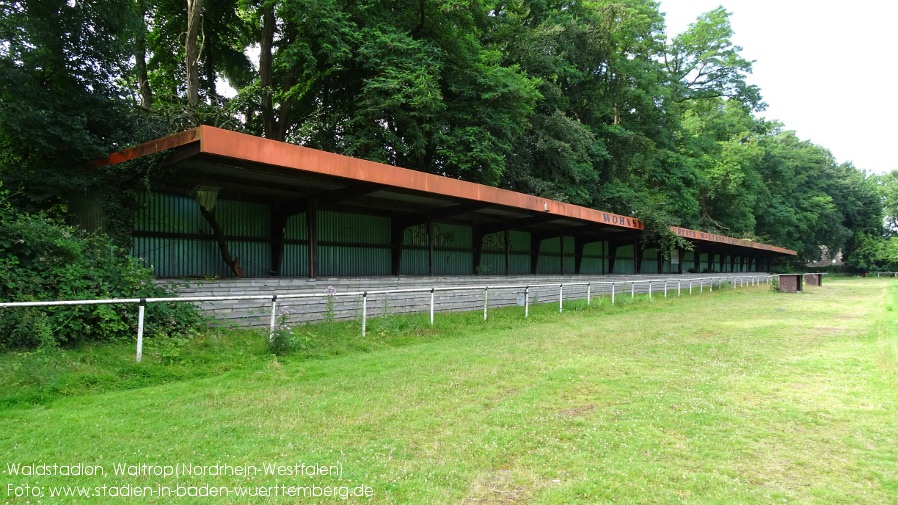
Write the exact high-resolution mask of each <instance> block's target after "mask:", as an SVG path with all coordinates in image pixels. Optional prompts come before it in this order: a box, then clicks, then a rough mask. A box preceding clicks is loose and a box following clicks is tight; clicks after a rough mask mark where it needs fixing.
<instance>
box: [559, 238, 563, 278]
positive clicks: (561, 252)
mask: <svg viewBox="0 0 898 505" xmlns="http://www.w3.org/2000/svg"><path fill="white" fill-rule="evenodd" d="M558 254H559V256H560V257H561V258H560V259H561V270H560V272H561V275H564V235H559V236H558Z"/></svg>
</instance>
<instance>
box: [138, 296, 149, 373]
mask: <svg viewBox="0 0 898 505" xmlns="http://www.w3.org/2000/svg"><path fill="white" fill-rule="evenodd" d="M146 306H147V299H146V298H141V299H140V305H138V306H137V362H138V363H140V360H141V359H143V316H144V314H145V310H144V309H146Z"/></svg>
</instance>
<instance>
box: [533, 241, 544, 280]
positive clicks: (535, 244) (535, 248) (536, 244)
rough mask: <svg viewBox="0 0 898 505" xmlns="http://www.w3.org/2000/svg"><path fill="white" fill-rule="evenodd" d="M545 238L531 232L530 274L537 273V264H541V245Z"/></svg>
mask: <svg viewBox="0 0 898 505" xmlns="http://www.w3.org/2000/svg"><path fill="white" fill-rule="evenodd" d="M542 242H543V238H542V237H541V236H539V235H537V234H536V232H532V231H531V232H530V274H531V275H536V266H537V265H538V264H539V246H540V244H542Z"/></svg>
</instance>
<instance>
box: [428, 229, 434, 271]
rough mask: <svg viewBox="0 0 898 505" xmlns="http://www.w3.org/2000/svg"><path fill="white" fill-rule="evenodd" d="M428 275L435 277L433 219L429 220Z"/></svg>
mask: <svg viewBox="0 0 898 505" xmlns="http://www.w3.org/2000/svg"><path fill="white" fill-rule="evenodd" d="M427 275H429V276H431V277H433V221H431V220H430V219H428V220H427Z"/></svg>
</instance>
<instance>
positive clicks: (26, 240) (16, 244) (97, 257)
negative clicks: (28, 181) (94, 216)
mask: <svg viewBox="0 0 898 505" xmlns="http://www.w3.org/2000/svg"><path fill="white" fill-rule="evenodd" d="M164 296H172V294H171V292H169V291H168V290H166V289H164V288H162V287H160V286H157V285H156V284H154V283H153V282H152V274H151V272H150V271H149V270H147V269H146V268H144V267H141V266H140V265H138V263H137V262H136V261H135V260H134V259H133V258H131V257H129V256H128V255H127V254H126V253H125V252H124V251H121V250H119V249H117V248H116V247H114V246H113V245H112V243H111V242H110V241H109V239H108V238H106V237H105V236H102V235H89V234H87V233H86V232H84V231H83V230H80V229H77V228H74V227H71V226H67V225H64V224H61V223H58V222H56V221H54V220H52V219H49V218H47V217H45V216H42V215H32V214H25V213H21V212H18V211H16V210H14V209H12V208H11V207H10V206H9V205H7V204H6V202H5V199H4V197H3V195H2V194H0V300H2V301H4V302H10V301H21V302H24V301H47V300H89V299H105V298H150V297H164ZM137 310H138V308H137V305H136V304H114V305H79V306H65V307H33V308H3V309H0V348H19V349H28V348H37V347H47V346H56V345H64V346H69V345H74V344H77V343H80V342H85V341H98V340H117V339H133V338H134V337H135V335H136V333H137ZM200 322H201V318H200V316H199V315H198V314H197V312H196V310H195V309H194V308H193V307H192V306H191V305H190V304H186V303H179V304H160V303H151V304H148V305H147V307H146V319H145V323H144V324H145V333H146V335H147V336H148V337H149V336H152V335H154V334H160V335H162V334H164V335H169V336H172V335H187V334H189V333H190V332H191V330H192V329H194V328H195V327H196V326H197V325H198V324H200Z"/></svg>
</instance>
